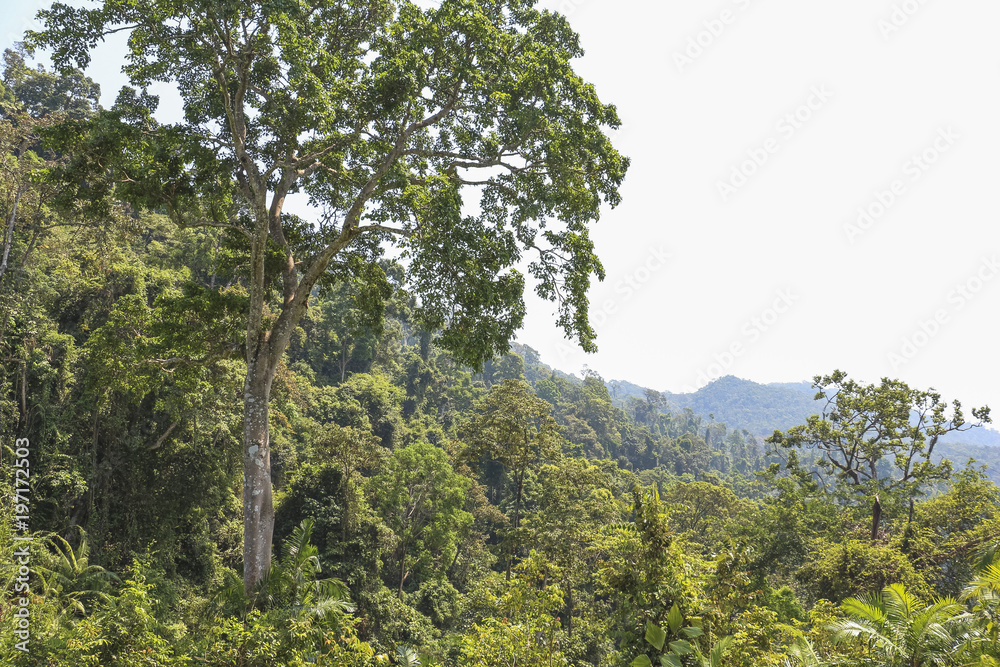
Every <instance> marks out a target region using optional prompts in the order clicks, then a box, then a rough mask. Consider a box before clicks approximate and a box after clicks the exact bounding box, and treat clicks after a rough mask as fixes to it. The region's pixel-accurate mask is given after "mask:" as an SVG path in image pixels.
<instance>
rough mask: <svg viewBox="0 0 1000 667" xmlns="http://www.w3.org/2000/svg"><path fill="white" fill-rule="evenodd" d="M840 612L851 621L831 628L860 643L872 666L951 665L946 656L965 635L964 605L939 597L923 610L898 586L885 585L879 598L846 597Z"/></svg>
mask: <svg viewBox="0 0 1000 667" xmlns="http://www.w3.org/2000/svg"><path fill="white" fill-rule="evenodd" d="M842 608H843V610H844V612H845V613H846V614H847V615H848V616H849V617H850V618H849V619H847V620H843V621H837V622H835V623H834V624H833V625H832V626H831V628H830V629H831V630H833V631H834V633H835V637H837V638H839V639H841V640H847V641H853V640H861V641H862V642H863V643H864V645H865V647H866V653H868V655H869V657H870V658H871V659H873V660H875V661H877V662H876V663H875V664H878V665H885V666H886V667H894V666H896V665H899V666H900V667H902V666H904V665H905V666H906V667H919V666H920V665H940V664H953V663H950V661H949V660H948V658H949V656H952V655H953V654H954V653H955V651H956V649H958V648H960V647H961V644H962V643H963V641H962V640H963V639H965V638H967V637H968V635H967V631H968V628H967V625H968V623H967V621H968V617H967V615H966V614H963V612H964V608H963V607H962V605H960V604H958V603H957V602H955V600H954V599H953V598H942V599H940V600H938V601H937V602H935V603H934V604H932V605H930V606H926V607H925V606H923V604H922V603H921V602H920V600H919V599H918V598H917V597H915V596H914V595H912V594H911V593H909V592H908V591H907V590H906V587H905V586H903V585H902V584H893V585H891V586H886V587H885V588H884V589H883V590H882V592H881V594H880V595H862V596H860V597H857V598H848V599H847V600H844V602H843V604H842ZM959 664H961V663H959ZM965 664H971V663H965Z"/></svg>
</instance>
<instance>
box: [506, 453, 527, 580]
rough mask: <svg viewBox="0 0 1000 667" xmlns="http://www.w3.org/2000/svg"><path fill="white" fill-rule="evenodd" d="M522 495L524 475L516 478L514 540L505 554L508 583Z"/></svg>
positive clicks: (514, 552)
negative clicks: (508, 551)
mask: <svg viewBox="0 0 1000 667" xmlns="http://www.w3.org/2000/svg"><path fill="white" fill-rule="evenodd" d="M523 493H524V473H523V472H522V473H520V474H519V475H518V476H517V498H515V499H514V526H513V529H514V540H513V543H512V544H511V545H510V553H508V554H507V581H510V570H511V565H512V564H513V563H514V556H515V555H516V553H517V546H518V536H517V532H518V531H517V528H518V526H519V525H520V524H521V495H522V494H523Z"/></svg>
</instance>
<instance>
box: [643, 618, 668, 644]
mask: <svg viewBox="0 0 1000 667" xmlns="http://www.w3.org/2000/svg"><path fill="white" fill-rule="evenodd" d="M666 640H667V633H666V632H664V631H663V628H661V627H660V626H658V625H656V624H655V623H651V622H649V621H647V622H646V641H647V642H649V643H650V644H652V645H653V646H655V647H656V650H657V651H659V650H662V649H663V642H665V641H666Z"/></svg>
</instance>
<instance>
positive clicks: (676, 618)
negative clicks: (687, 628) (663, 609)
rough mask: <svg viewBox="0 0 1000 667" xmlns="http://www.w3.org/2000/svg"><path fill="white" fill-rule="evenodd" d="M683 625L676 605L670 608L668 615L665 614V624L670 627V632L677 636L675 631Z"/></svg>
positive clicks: (682, 619) (682, 618) (682, 617)
mask: <svg viewBox="0 0 1000 667" xmlns="http://www.w3.org/2000/svg"><path fill="white" fill-rule="evenodd" d="M683 623H684V616H682V615H681V610H680V609H678V608H677V603H676V602H675V603H674V606H673V607H671V608H670V613H669V614H667V624H668V625H669V626H670V632H672V633H674V634H677V631H678V630H680V629H681V625H682V624H683Z"/></svg>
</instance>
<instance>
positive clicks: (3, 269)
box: [0, 190, 22, 278]
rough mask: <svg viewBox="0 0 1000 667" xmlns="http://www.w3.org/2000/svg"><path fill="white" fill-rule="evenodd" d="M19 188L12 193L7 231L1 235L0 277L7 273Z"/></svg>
mask: <svg viewBox="0 0 1000 667" xmlns="http://www.w3.org/2000/svg"><path fill="white" fill-rule="evenodd" d="M21 192H22V191H21V190H18V191H17V194H16V195H14V206H13V207H12V208H11V211H10V220H9V221H8V222H7V233H6V234H4V237H3V259H2V260H0V278H3V275H4V274H5V273H7V258H9V257H10V246H11V244H12V243H13V242H14V221H15V220H17V204H18V202H20V201H21Z"/></svg>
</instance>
